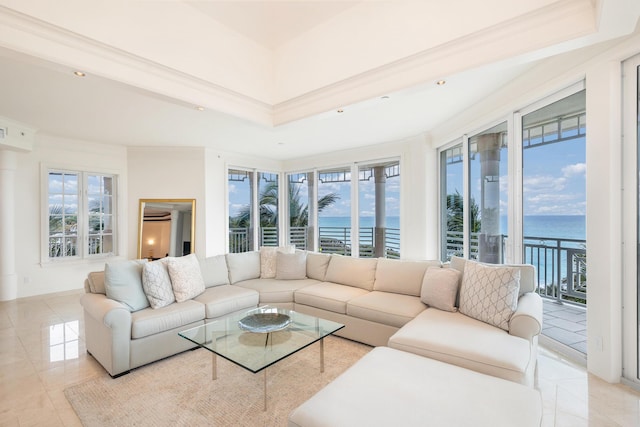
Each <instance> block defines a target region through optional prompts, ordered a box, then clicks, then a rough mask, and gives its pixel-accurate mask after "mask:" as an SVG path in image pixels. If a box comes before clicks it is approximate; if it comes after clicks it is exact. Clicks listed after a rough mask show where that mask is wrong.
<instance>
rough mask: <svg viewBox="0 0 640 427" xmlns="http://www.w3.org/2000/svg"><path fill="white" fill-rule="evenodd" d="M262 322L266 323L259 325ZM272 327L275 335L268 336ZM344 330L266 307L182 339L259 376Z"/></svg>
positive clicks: (192, 331)
mask: <svg viewBox="0 0 640 427" xmlns="http://www.w3.org/2000/svg"><path fill="white" fill-rule="evenodd" d="M287 317H288V319H287ZM263 320H266V323H264V324H263V323H260V322H262V321H263ZM272 320H273V323H271V321H272ZM256 322H258V324H257V325H256ZM270 324H271V325H272V326H273V327H272V329H273V332H269V329H270V328H269V325H270ZM343 327H344V325H343V324H341V323H336V322H332V321H330V320H324V319H320V318H318V317H314V316H310V315H307V314H303V313H298V312H295V311H293V310H287V309H283V308H277V307H270V306H264V307H259V308H257V309H252V310H248V311H246V312H241V313H234V314H231V315H229V316H225V317H222V318H220V319H216V320H213V321H211V322H210V323H207V324H205V325H202V326H197V327H195V328H191V329H188V330H186V331H182V332H180V333H179V335H180V336H181V337H183V338H186V339H188V340H190V341H192V342H194V343H196V344H198V345H199V346H201V347H204V348H206V349H207V350H209V351H211V352H213V353H215V354H217V355H218V356H221V357H224V358H225V359H227V360H230V361H231V362H234V363H236V364H238V365H240V366H242V367H243V368H245V369H248V370H249V371H251V372H253V373H257V372H260V371H261V370H262V369H264V368H266V367H268V366H271V365H273V364H274V363H276V362H278V361H279V360H282V359H284V358H285V357H287V356H290V355H292V354H293V353H295V352H297V351H299V350H302V349H303V348H305V347H307V346H309V345H311V344H313V343H315V342H317V341H319V340H321V339H322V338H324V337H326V336H327V335H331V334H332V333H334V332H336V331H337V330H339V329H342V328H343ZM252 330H256V331H258V332H251V331H252Z"/></svg>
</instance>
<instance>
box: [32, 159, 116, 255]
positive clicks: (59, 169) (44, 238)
mask: <svg viewBox="0 0 640 427" xmlns="http://www.w3.org/2000/svg"><path fill="white" fill-rule="evenodd" d="M40 172H41V173H40V174H41V191H40V193H41V203H42V208H41V211H40V212H41V214H40V216H41V227H40V230H41V232H40V240H41V244H40V247H41V251H40V263H41V265H47V264H58V263H73V262H81V261H90V260H102V259H105V258H111V257H116V256H118V254H119V252H120V251H119V239H118V235H119V232H120V231H119V226H118V225H119V222H120V221H119V216H120V215H119V211H118V185H119V174H118V172H116V171H111V170H100V169H92V170H88V169H85V168H81V167H74V166H68V165H53V164H44V163H43V164H41V171H40ZM51 173H61V174H74V175H77V177H78V191H77V197H78V214H77V216H78V218H77V227H78V233H77V250H76V254H75V255H72V256H61V257H50V256H49V237H50V235H49V233H50V231H49V175H50V174H51ZM89 176H100V177H109V178H111V179H112V193H111V200H112V206H111V215H112V232H111V236H112V250H111V251H110V252H106V253H97V254H89V236H90V235H91V234H92V233H90V230H89V224H90V221H89V216H90V212H89V197H88V196H89V195H88V184H89ZM93 234H95V233H93Z"/></svg>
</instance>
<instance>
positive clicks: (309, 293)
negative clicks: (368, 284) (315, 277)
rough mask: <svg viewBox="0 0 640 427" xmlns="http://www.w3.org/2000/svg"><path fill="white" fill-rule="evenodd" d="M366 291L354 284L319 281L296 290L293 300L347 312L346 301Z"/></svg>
mask: <svg viewBox="0 0 640 427" xmlns="http://www.w3.org/2000/svg"><path fill="white" fill-rule="evenodd" d="M332 262H333V260H332ZM367 293H368V291H366V290H364V289H361V288H358V287H354V286H346V285H340V284H338V283H331V282H320V283H316V284H313V285H309V286H305V287H304V288H301V289H299V290H297V291H296V292H295V294H294V301H295V303H296V304H304V305H309V306H311V307H315V308H319V309H322V310H328V311H333V312H336V313H341V314H347V302H348V301H350V300H352V299H353V298H355V297H359V296H361V295H366V294H367Z"/></svg>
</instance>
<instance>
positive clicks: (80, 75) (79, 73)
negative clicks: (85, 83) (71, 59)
mask: <svg viewBox="0 0 640 427" xmlns="http://www.w3.org/2000/svg"><path fill="white" fill-rule="evenodd" d="M73 74H75V75H76V76H78V77H85V76H86V74H85V73H83V72H82V71H74V72H73Z"/></svg>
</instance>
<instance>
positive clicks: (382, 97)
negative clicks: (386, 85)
mask: <svg viewBox="0 0 640 427" xmlns="http://www.w3.org/2000/svg"><path fill="white" fill-rule="evenodd" d="M380 99H389V95H385V96H381V97H380Z"/></svg>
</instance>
